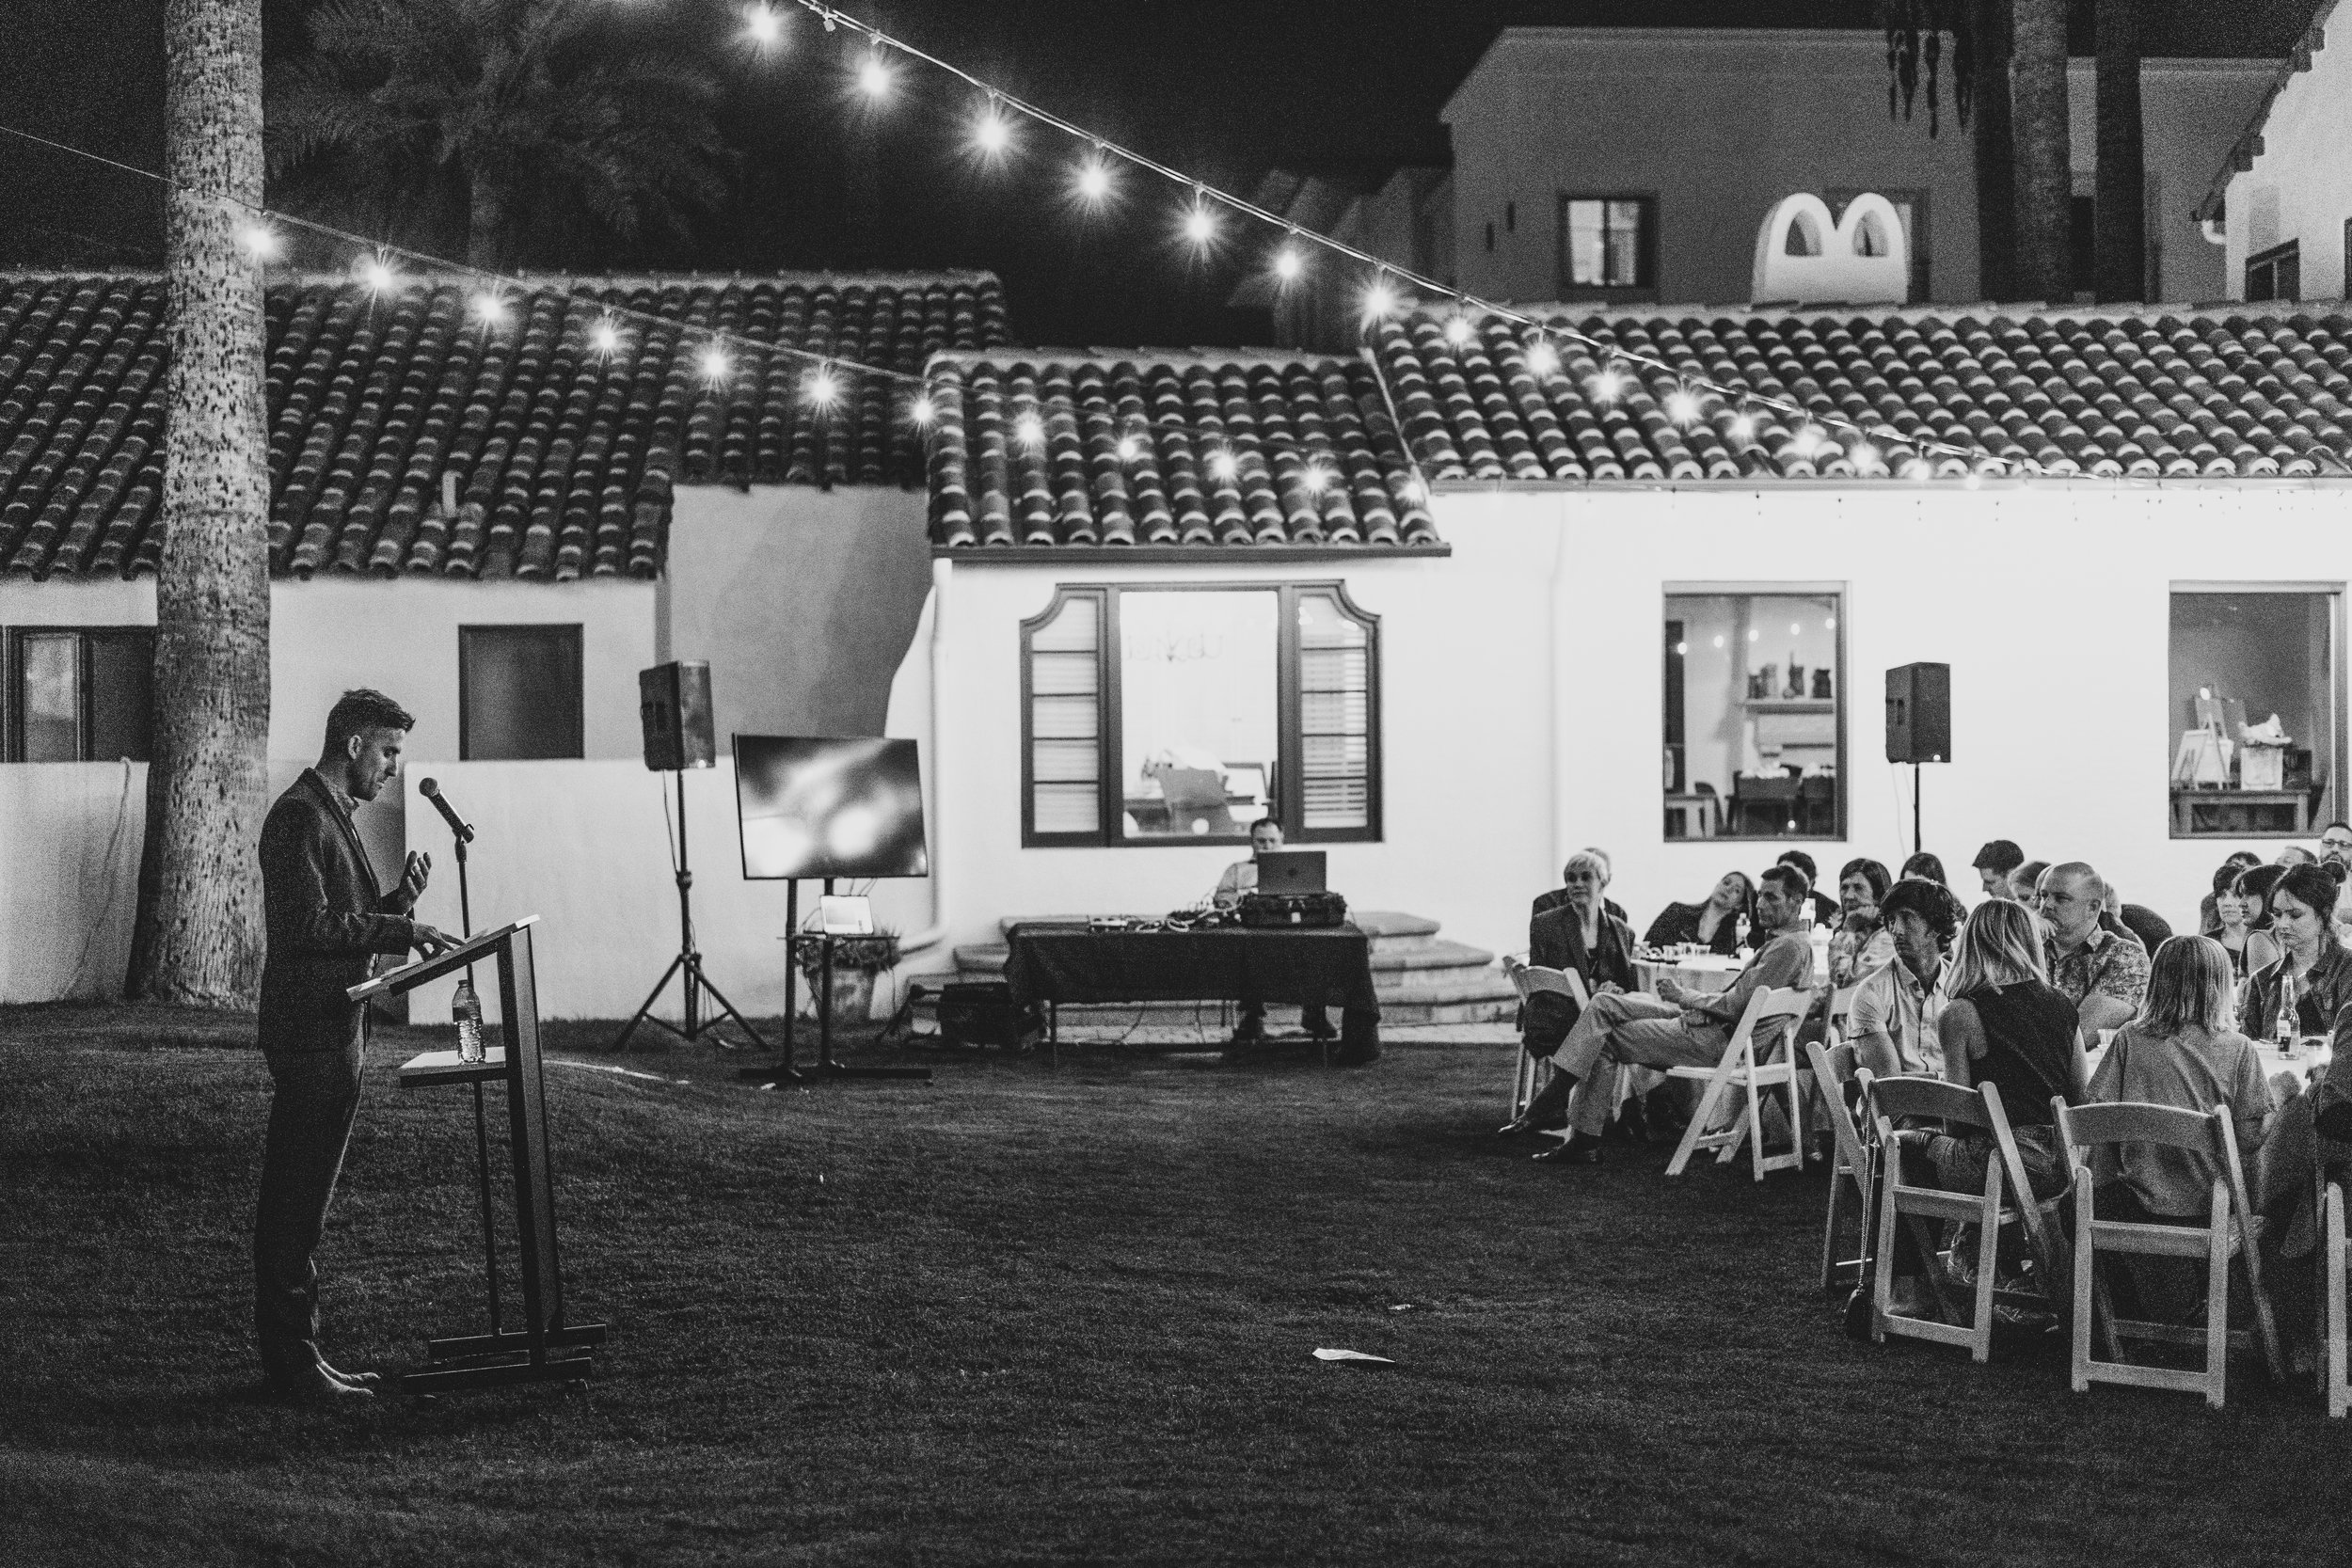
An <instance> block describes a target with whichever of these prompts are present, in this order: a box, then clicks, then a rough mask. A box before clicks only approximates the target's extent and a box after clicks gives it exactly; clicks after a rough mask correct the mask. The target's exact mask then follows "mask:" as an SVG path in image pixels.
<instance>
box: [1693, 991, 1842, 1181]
mask: <svg viewBox="0 0 2352 1568" xmlns="http://www.w3.org/2000/svg"><path fill="white" fill-rule="evenodd" d="M1809 1001H1810V997H1809V996H1808V995H1807V993H1806V992H1805V991H1804V990H1800V989H1798V988H1796V987H1794V986H1791V987H1790V988H1788V990H1772V988H1771V987H1769V986H1768V987H1766V988H1764V989H1762V990H1758V991H1757V992H1756V994H1755V995H1753V996H1751V997H1749V998H1748V1008H1747V1011H1746V1012H1745V1013H1743V1014H1741V1015H1740V1026H1739V1027H1738V1028H1737V1029H1735V1030H1733V1031H1732V1036H1731V1043H1730V1044H1728V1045H1726V1046H1724V1053H1723V1057H1722V1059H1721V1060H1719V1061H1718V1062H1717V1063H1716V1064H1715V1065H1714V1066H1713V1067H1672V1068H1668V1069H1666V1075H1667V1076H1668V1077H1670V1078H1690V1079H1704V1080H1705V1081H1706V1083H1707V1092H1706V1093H1704V1094H1703V1095H1701V1096H1700V1097H1699V1103H1698V1109H1697V1110H1695V1111H1693V1112H1692V1115H1691V1125H1690V1128H1689V1129H1688V1130H1687V1131H1686V1132H1684V1133H1683V1134H1682V1143H1681V1146H1680V1147H1679V1148H1677V1149H1676V1150H1675V1157H1674V1158H1673V1159H1672V1160H1670V1161H1668V1162H1667V1164H1666V1174H1667V1175H1668V1176H1680V1175H1681V1174H1682V1168H1683V1167H1684V1166H1685V1165H1687V1164H1690V1163H1691V1156H1692V1154H1694V1153H1696V1152H1697V1151H1698V1150H1700V1149H1702V1148H1711V1149H1713V1150H1714V1151H1715V1163H1716V1164H1730V1163H1731V1158H1732V1156H1733V1155H1735V1154H1737V1153H1739V1152H1740V1145H1741V1144H1743V1143H1744V1144H1747V1145H1748V1146H1749V1156H1750V1161H1751V1163H1752V1164H1754V1165H1755V1167H1756V1180H1758V1181H1761V1180H1764V1174H1765V1172H1767V1171H1775V1170H1796V1169H1800V1168H1802V1167H1803V1166H1804V1112H1803V1110H1802V1109H1801V1108H1800V1106H1799V1104H1798V1096H1797V1053H1796V1052H1795V1051H1794V1050H1793V1049H1791V1047H1790V1043H1789V1042H1790V1039H1791V1037H1792V1036H1793V1034H1794V1032H1795V1030H1796V1026H1797V1022H1798V1021H1800V1020H1802V1019H1803V1018H1804V1015H1805V1008H1806V1004H1807V1003H1808V1002H1809ZM1784 1019H1785V1020H1787V1021H1788V1022H1787V1023H1786V1024H1784V1025H1782V1026H1781V1027H1778V1028H1775V1029H1773V1031H1772V1048H1771V1050H1769V1051H1766V1052H1759V1051H1757V1050H1756V1035H1757V1034H1758V1033H1759V1032H1760V1031H1762V1030H1763V1029H1765V1028H1766V1027H1767V1026H1768V1025H1773V1024H1781V1021H1782V1020H1784ZM1774 1088H1776V1089H1779V1090H1781V1091H1782V1092H1783V1093H1785V1094H1786V1095H1787V1096H1788V1130H1789V1137H1790V1140H1791V1143H1792V1145H1793V1147H1792V1148H1790V1149H1789V1151H1788V1153H1786V1154H1772V1155H1768V1154H1766V1153H1765V1152H1764V1101H1763V1091H1764V1090H1766V1089H1774ZM1734 1089H1738V1090H1740V1091H1742V1092H1743V1094H1744V1096H1745V1103H1744V1104H1742V1105H1741V1106H1740V1108H1739V1109H1738V1110H1737V1111H1735V1112H1733V1113H1732V1121H1731V1125H1730V1126H1729V1127H1727V1128H1725V1129H1724V1131H1722V1132H1708V1127H1710V1126H1711V1125H1712V1124H1713V1122H1714V1118H1715V1115H1716V1113H1717V1111H1718V1110H1720V1109H1722V1108H1723V1101H1724V1096H1725V1095H1726V1094H1729V1093H1730V1092H1732V1091H1733V1090H1734Z"/></svg>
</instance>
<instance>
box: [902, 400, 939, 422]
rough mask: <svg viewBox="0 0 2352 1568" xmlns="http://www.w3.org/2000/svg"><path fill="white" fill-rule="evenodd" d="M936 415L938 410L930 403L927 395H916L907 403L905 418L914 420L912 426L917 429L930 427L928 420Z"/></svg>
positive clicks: (933, 418) (937, 415)
mask: <svg viewBox="0 0 2352 1568" xmlns="http://www.w3.org/2000/svg"><path fill="white" fill-rule="evenodd" d="M938 417H939V410H938V409H936V408H934V407H933V406H932V405H931V400H930V398H928V397H918V398H916V399H915V400H914V402H913V403H911V404H907V418H908V419H909V420H913V421H914V428H915V429H917V430H928V429H930V422H931V421H932V420H935V419H937V418H938Z"/></svg>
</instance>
